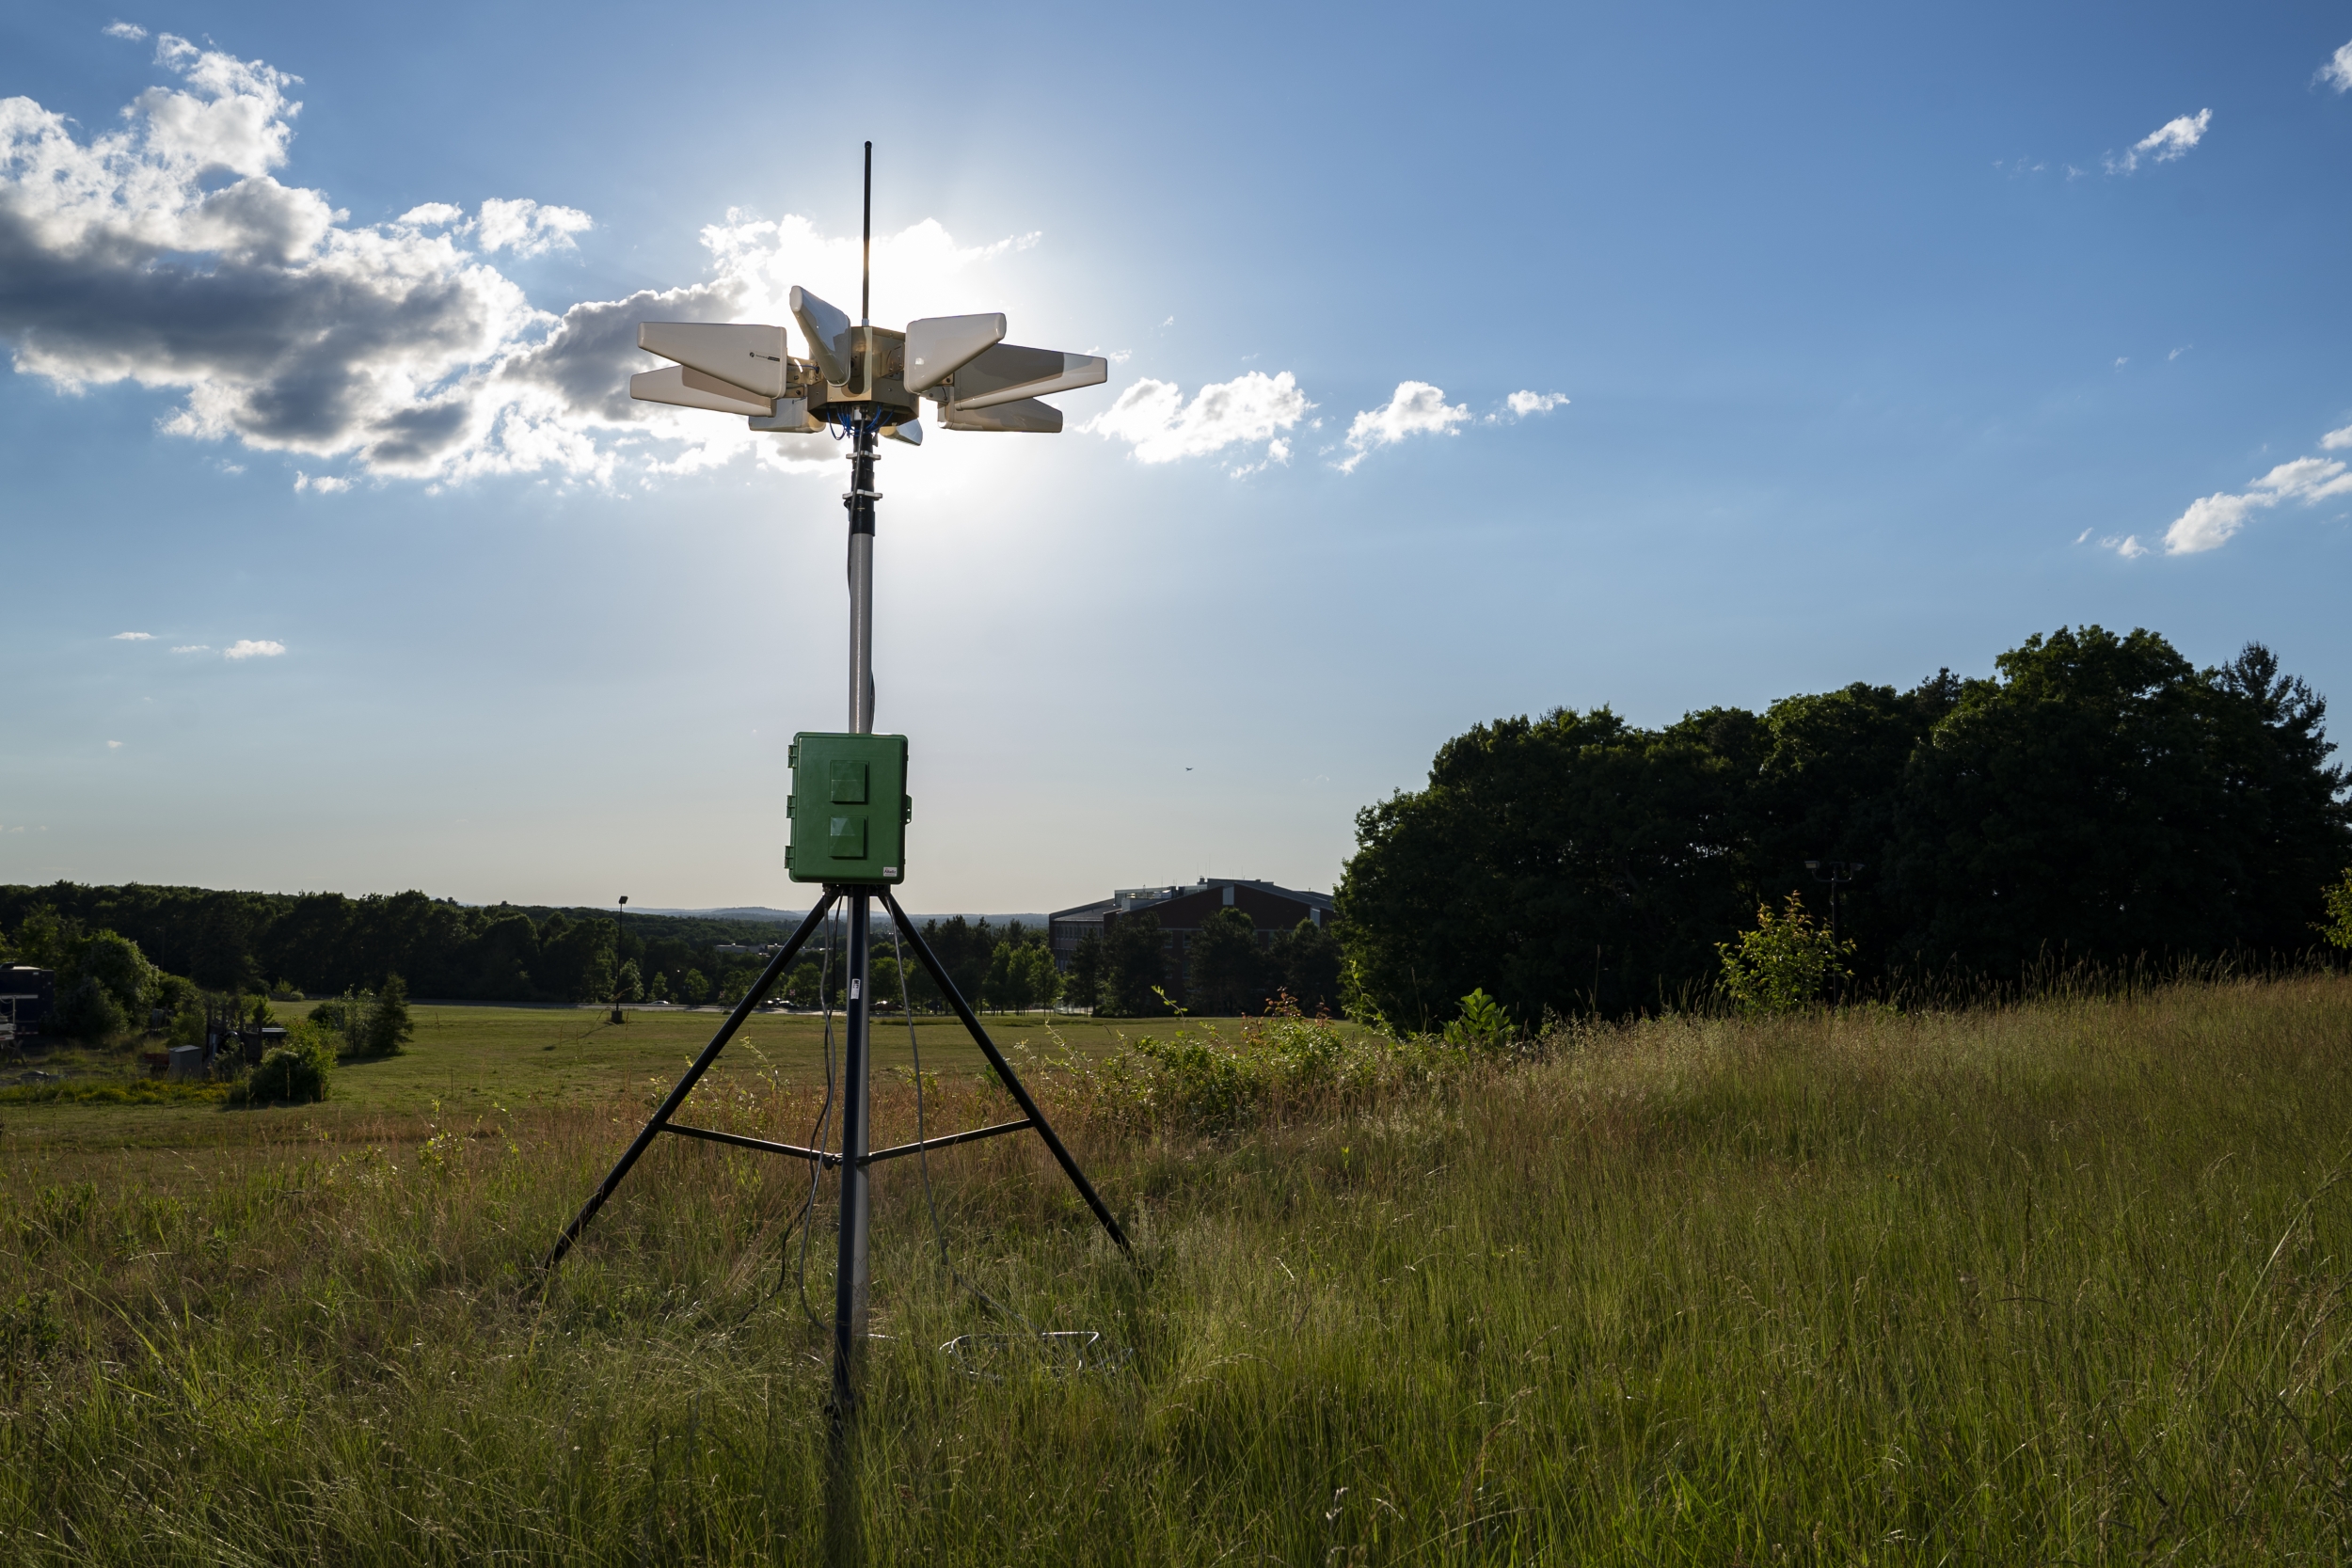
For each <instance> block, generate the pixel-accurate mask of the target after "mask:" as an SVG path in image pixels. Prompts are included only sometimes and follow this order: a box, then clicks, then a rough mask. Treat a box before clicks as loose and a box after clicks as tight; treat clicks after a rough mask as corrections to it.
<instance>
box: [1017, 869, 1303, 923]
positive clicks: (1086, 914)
mask: <svg viewBox="0 0 2352 1568" xmlns="http://www.w3.org/2000/svg"><path fill="white" fill-rule="evenodd" d="M1222 887H1248V888H1256V889H1257V890H1258V891H1259V892H1261V893H1270V894H1272V895H1275V896H1276V897H1278V898H1288V899H1292V900H1294V901H1295V902H1297V903H1301V904H1305V905H1307V906H1308V907H1309V908H1311V909H1318V910H1322V911H1325V912H1326V913H1328V912H1329V911H1330V910H1331V908H1332V904H1331V895H1329V894H1327V893H1302V892H1300V891H1299V890H1298V889H1296V888H1287V887H1283V886H1281V885H1280V884H1279V883H1276V882H1264V881H1260V880H1258V879H1256V878H1253V877H1203V878H1202V879H1200V880H1199V881H1197V882H1192V883H1188V884H1185V883H1175V882H1166V883H1162V884H1160V885H1159V886H1157V887H1122V888H1119V889H1116V890H1115V891H1113V893H1112V894H1111V895H1110V896H1109V897H1108V898H1098V899H1096V900H1095V901H1094V902H1093V903H1091V904H1076V905H1073V906H1072V907H1071V908H1069V909H1066V910H1056V911H1054V912H1053V913H1052V914H1050V915H1048V916H1047V917H1046V918H1047V919H1048V920H1052V921H1057V922H1058V921H1064V920H1069V921H1078V922H1087V923H1099V922H1100V921H1101V920H1102V919H1103V917H1104V916H1105V915H1111V914H1132V913H1134V912H1135V911H1138V910H1148V909H1151V908H1152V907H1153V906H1154V905H1158V904H1166V903H1169V902H1172V901H1173V900H1175V899H1178V898H1184V897H1189V896H1190V895H1193V894H1196V893H1208V892H1211V891H1212V890H1214V889H1216V888H1222Z"/></svg>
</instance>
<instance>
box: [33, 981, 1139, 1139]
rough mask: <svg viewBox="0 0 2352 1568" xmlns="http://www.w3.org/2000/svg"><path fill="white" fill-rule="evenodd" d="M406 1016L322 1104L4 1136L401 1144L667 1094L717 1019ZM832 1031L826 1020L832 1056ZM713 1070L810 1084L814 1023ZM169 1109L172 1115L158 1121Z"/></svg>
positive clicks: (137, 1067) (64, 1096) (928, 1050)
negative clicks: (384, 1049) (253, 1136)
mask: <svg viewBox="0 0 2352 1568" xmlns="http://www.w3.org/2000/svg"><path fill="white" fill-rule="evenodd" d="M273 1006H274V1010H275V1011H276V1012H277V1014H278V1017H279V1018H280V1019H281V1020H282V1021H286V1022H291V1021H293V1020H294V1019H298V1018H303V1017H307V1016H308V1015H309V1013H310V1006H311V1005H310V1004H302V1003H294V1004H288V1003H278V1004H274V1005H273ZM411 1014H412V1016H413V1018H414V1021H415V1023H416V1031H417V1032H416V1037H415V1039H414V1040H413V1041H411V1042H410V1044H409V1047H408V1049H407V1050H406V1051H405V1052H404V1053H401V1054H400V1055H397V1056H387V1057H381V1058H377V1059H374V1060H366V1061H355V1062H347V1063H344V1064H343V1065H342V1067H340V1068H339V1069H337V1071H336V1073H335V1079H334V1090H333V1096H332V1098H331V1099H329V1100H328V1101H326V1103H325V1104H323V1105H317V1106H302V1107H299V1108H291V1107H283V1106H280V1107H276V1108H273V1109H271V1110H269V1111H266V1112H262V1111H254V1112H247V1111H245V1110H243V1109H242V1108H241V1109H238V1110H235V1111H230V1112H225V1113H224V1112H222V1111H220V1110H219V1109H218V1108H217V1107H218V1102H219V1100H220V1096H219V1095H218V1094H217V1093H216V1092H215V1093H209V1094H206V1095H202V1096H191V1097H187V1098H185V1099H183V1098H180V1097H178V1096H165V1097H161V1098H157V1099H153V1100H149V1101H142V1109H143V1111H144V1114H143V1115H142V1116H140V1117H137V1118H135V1119H133V1120H127V1121H126V1120H123V1119H121V1118H119V1117H114V1116H112V1115H108V1114H103V1113H102V1112H97V1111H92V1112H90V1113H88V1114H82V1115H72V1114H68V1115H61V1116H56V1117H45V1118H42V1119H40V1120H29V1119H28V1120H24V1121H20V1122H18V1123H17V1124H15V1131H16V1132H17V1134H18V1135H19V1136H20V1137H22V1138H24V1139H27V1140H32V1141H52V1142H57V1143H63V1144H69V1145H83V1144H88V1145H94V1146H99V1147H103V1148H120V1147H122V1146H124V1145H126V1144H137V1145H148V1146H163V1147H176V1146H180V1145H184V1144H191V1143H194V1144H206V1143H214V1144H217V1143H220V1142H222V1141H223V1140H227V1141H229V1142H232V1143H233V1142H237V1141H241V1140H243V1139H245V1138H246V1137H247V1136H249V1135H250V1133H249V1131H248V1130H246V1129H244V1128H230V1127H228V1126H226V1125H225V1124H224V1123H222V1121H221V1117H224V1116H230V1117H237V1116H244V1115H248V1114H257V1115H273V1116H278V1117H285V1116H287V1115H289V1114H295V1113H297V1112H298V1114H299V1116H300V1117H301V1118H302V1119H303V1120H304V1121H306V1122H307V1123H310V1124H311V1125H314V1126H316V1127H318V1128H320V1129H322V1130H323V1131H325V1132H326V1134H327V1135H328V1136H330V1137H346V1136H348V1137H360V1138H376V1139H381V1138H385V1137H400V1136H405V1135H411V1134H415V1133H416V1131H417V1129H420V1128H421V1127H422V1125H423V1122H424V1119H426V1118H428V1117H431V1116H433V1115H434V1114H436V1113H435V1111H434V1107H435V1106H436V1105H437V1104H438V1105H439V1106H440V1107H442V1114H444V1115H450V1116H459V1115H470V1114H473V1113H476V1112H480V1113H484V1114H496V1111H495V1108H496V1107H501V1106H503V1107H505V1108H507V1109H508V1110H513V1111H529V1110H535V1109H542V1108H547V1107H550V1106H555V1105H562V1104H571V1103H579V1102H586V1101H605V1100H608V1099H610V1098H611V1097H612V1095H613V1094H614V1093H615V1092H616V1091H633V1090H637V1089H642V1088H644V1087H645V1086H647V1085H653V1084H655V1083H660V1085H663V1086H664V1087H667V1085H670V1084H671V1083H674V1082H675V1081H676V1079H677V1076H678V1074H679V1073H680V1072H681V1071H683V1070H684V1069H685V1067H686V1065H687V1064H688V1063H689V1062H691V1061H692V1060H693V1059H694V1057H695V1056H697V1055H699V1054H700V1053H701V1052H702V1049H703V1047H704V1046H705V1045H706V1044H707V1043H708V1042H709V1039H710V1037H711V1036H712V1034H713V1033H715V1032H716V1031H717V1029H718V1028H719V1025H720V1024H721V1023H722V1022H724V1020H725V1017H726V1014H725V1013H724V1012H723V1011H720V1010H713V1009H694V1010H687V1009H679V1010H677V1011H662V1012H653V1011H637V1010H630V1011H628V1012H627V1013H626V1014H625V1015H624V1016H626V1017H627V1019H628V1022H626V1023H622V1024H614V1023H612V1022H610V1014H609V1013H607V1012H606V1011H605V1010H604V1009H602V1008H575V1007H447V1006H444V1007H435V1006H419V1007H414V1008H412V1009H411ZM982 1022H984V1023H985V1024H986V1025H987V1027H988V1030H989V1033H990V1035H991V1037H993V1038H994V1039H995V1040H996V1041H997V1043H998V1044H999V1045H1000V1046H1002V1047H1005V1048H1007V1049H1015V1048H1017V1047H1019V1046H1020V1045H1022V1044H1023V1043H1024V1042H1027V1043H1030V1044H1033V1045H1036V1046H1040V1047H1046V1046H1048V1045H1049V1044H1050V1042H1049V1040H1048V1034H1049V1032H1050V1033H1051V1034H1052V1035H1054V1036H1057V1037H1059V1038H1061V1039H1062V1040H1064V1041H1065V1042H1067V1044H1068V1045H1069V1047H1070V1048H1071V1049H1073V1050H1076V1051H1080V1052H1099V1051H1102V1050H1104V1049H1106V1048H1108V1047H1109V1046H1111V1045H1112V1044H1114V1043H1115V1042H1116V1040H1117V1039H1118V1038H1119V1037H1120V1036H1122V1035H1133V1034H1136V1033H1138V1032H1142V1031H1147V1030H1152V1029H1160V1030H1163V1031H1164V1030H1165V1029H1166V1028H1167V1027H1168V1021H1167V1020H1161V1021H1159V1022H1136V1021H1132V1020H1109V1019H1105V1020H1097V1019H1091V1018H1083V1017H1070V1016H1064V1015H1057V1014H1045V1013H1017V1014H1016V1013H992V1014H989V1015H987V1016H986V1017H985V1018H984V1019H983V1021H982ZM839 1029H840V1020H839V1018H838V1017H837V1016H836V1018H835V1019H834V1030H835V1036H836V1046H835V1049H836V1052H837V1051H838V1043H837V1041H838V1032H839ZM915 1029H916V1030H917V1032H918V1034H919V1037H920V1040H919V1044H920V1049H921V1051H922V1053H923V1058H924V1067H925V1069H926V1070H928V1071H934V1072H937V1071H946V1072H948V1073H950V1074H970V1073H975V1072H977V1071H978V1070H979V1069H980V1067H981V1065H982V1058H981V1056H980V1053H979V1051H978V1050H977V1048H976V1047H975V1046H974V1045H973V1044H972V1042H971V1039H970V1037H968V1036H966V1035H965V1034H964V1032H963V1027H962V1025H961V1023H959V1022H957V1021H956V1020H955V1019H954V1018H953V1017H932V1016H930V1015H919V1016H918V1017H917V1018H916V1020H915ZM138 1050H139V1048H138V1047H136V1046H126V1047H124V1048H122V1049H119V1050H115V1051H110V1052H109V1051H92V1050H88V1049H86V1048H81V1047H73V1048H65V1049H59V1050H57V1051H56V1053H54V1055H53V1056H50V1057H37V1058H36V1059H35V1061H34V1065H36V1066H40V1067H52V1068H58V1069H63V1070H64V1071H66V1072H67V1073H68V1074H70V1078H69V1082H68V1083H67V1084H66V1085H25V1086H24V1087H26V1088H35V1089H38V1090H40V1093H37V1094H24V1093H16V1092H10V1091H6V1090H0V1104H6V1103H8V1101H10V1100H12V1099H24V1100H43V1101H53V1102H57V1103H60V1104H68V1105H78V1104H93V1105H94V1104H104V1103H110V1102H111V1094H112V1092H113V1091H111V1090H110V1089H108V1088H106V1087H104V1086H105V1085H128V1084H131V1083H135V1082H140V1081H142V1079H143V1075H144V1073H145V1068H144V1067H143V1066H142V1064H141V1063H140V1062H139V1060H138ZM874 1057H875V1063H876V1066H877V1067H878V1069H881V1070H882V1071H884V1072H888V1071H890V1070H891V1069H897V1068H900V1067H904V1066H906V1065H908V1064H909V1063H910V1062H911V1061H912V1049H911V1048H910V1045H909V1042H908V1038H907V1026H906V1022H905V1020H904V1019H903V1018H901V1019H898V1020H897V1021H895V1022H882V1023H879V1024H877V1026H876V1030H875V1038H874ZM725 1061H726V1063H727V1064H728V1066H729V1067H730V1069H733V1070H736V1071H739V1072H741V1071H748V1070H752V1069H755V1068H758V1067H760V1066H763V1065H764V1066H767V1067H770V1068H772V1069H775V1070H776V1071H778V1072H780V1073H782V1074H784V1075H787V1076H789V1077H791V1078H793V1079H796V1080H817V1079H821V1077H822V1075H823V1061H824V1020H823V1018H822V1017H821V1015H810V1014H803V1013H774V1014H758V1015H755V1016H754V1017H753V1019H752V1020H751V1022H748V1023H747V1024H745V1025H744V1027H743V1030H742V1032H741V1033H739V1035H737V1036H736V1037H735V1040H734V1042H733V1043H731V1044H730V1045H729V1046H728V1054H727V1056H726V1057H725ZM144 1081H145V1082H147V1083H153V1082H154V1081H153V1080H144ZM53 1089H63V1090H68V1091H70V1092H64V1093H52V1092H50V1091H51V1090H53ZM174 1106H176V1107H178V1109H172V1108H170V1107H174Z"/></svg>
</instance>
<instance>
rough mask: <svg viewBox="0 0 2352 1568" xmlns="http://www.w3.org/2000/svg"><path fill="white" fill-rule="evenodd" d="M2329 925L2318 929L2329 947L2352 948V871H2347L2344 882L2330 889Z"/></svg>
mask: <svg viewBox="0 0 2352 1568" xmlns="http://www.w3.org/2000/svg"><path fill="white" fill-rule="evenodd" d="M2327 897H2328V924H2327V925H2325V926H2321V927H2316V929H2317V930H2318V932H2319V934H2320V935H2321V936H2323V937H2325V938H2327V939H2328V943H2329V945H2331V946H2335V947H2352V870H2346V871H2345V872H2344V880H2343V881H2341V882H2338V883H2337V884H2336V885H2335V886H2333V887H2331V888H2329V889H2328V894H2327Z"/></svg>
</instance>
